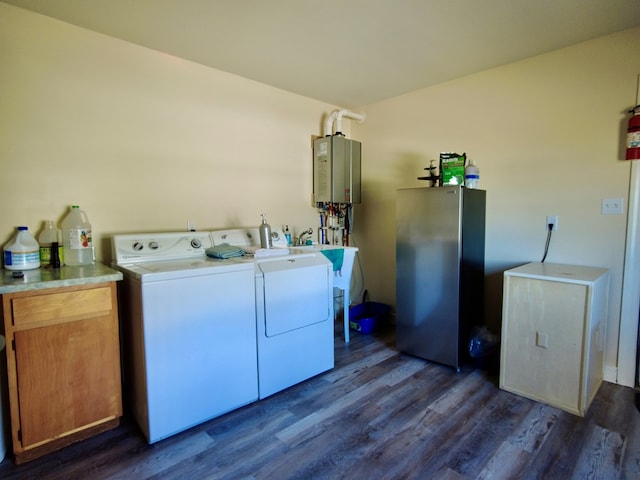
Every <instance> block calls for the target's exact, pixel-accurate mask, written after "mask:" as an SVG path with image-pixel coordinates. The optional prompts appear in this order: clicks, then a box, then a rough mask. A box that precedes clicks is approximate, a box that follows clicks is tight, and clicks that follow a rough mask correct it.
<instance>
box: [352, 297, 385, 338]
mask: <svg viewBox="0 0 640 480" xmlns="http://www.w3.org/2000/svg"><path fill="white" fill-rule="evenodd" d="M389 313H391V307H390V306H389V305H385V304H384V303H378V302H364V303H361V304H359V305H355V306H353V307H350V308H349V327H350V328H351V329H352V330H355V331H357V332H360V333H371V332H374V331H375V330H377V329H378V328H380V327H381V326H383V325H384V324H385V321H386V320H387V317H388V316H389Z"/></svg>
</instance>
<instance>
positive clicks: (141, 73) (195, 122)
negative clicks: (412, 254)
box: [0, 3, 640, 369]
mask: <svg viewBox="0 0 640 480" xmlns="http://www.w3.org/2000/svg"><path fill="white" fill-rule="evenodd" d="M638 44H640V29H633V30H629V31H626V32H622V33H619V34H616V35H612V36H607V37H603V38H600V39H596V40H593V41H590V42H585V43H582V44H579V45H576V46H574V47H571V48H567V49H563V50H559V51H556V52H552V53H549V54H546V55H542V56H539V57H535V58H531V59H528V60H526V61H522V62H518V63H514V64H510V65H506V66H503V67H500V68H496V69H493V70H489V71H486V72H482V73H480V74H477V75H473V76H469V77H465V78H461V79H458V80H455V81H452V82H448V83H445V84H442V85H438V86H436V87H432V88H427V89H424V90H420V91H417V92H413V93H411V94H408V95H404V96H401V97H396V98H393V99H390V100H388V101H385V102H380V103H378V104H375V105H370V106H367V107H364V108H363V109H362V110H363V111H365V112H366V114H367V120H366V122H365V123H364V124H362V125H355V124H354V125H353V126H351V129H352V131H353V135H350V134H349V133H348V130H349V128H350V125H351V122H345V123H346V125H345V127H346V128H345V130H347V134H348V136H350V137H352V138H355V139H357V140H360V141H361V142H362V143H363V203H362V204H361V205H356V206H355V208H354V213H355V227H354V228H355V232H354V237H355V241H356V243H357V245H358V246H359V247H360V249H361V259H362V262H361V264H362V268H363V271H364V275H365V282H366V285H365V286H366V288H367V289H368V290H369V292H370V297H371V299H372V300H376V301H382V302H386V303H390V304H394V303H395V292H394V290H395V243H394V242H395V190H396V189H397V188H404V187H412V186H422V185H423V184H422V183H421V182H420V181H418V180H416V177H418V176H421V175H423V173H424V171H423V168H424V167H425V166H427V165H428V164H429V160H430V159H432V158H437V156H438V154H439V152H440V151H444V150H454V151H466V152H467V153H468V154H469V155H470V156H471V157H472V158H474V159H475V160H476V161H477V162H478V164H479V166H480V169H481V175H482V179H481V182H482V186H483V188H485V189H486V190H487V192H488V196H487V208H488V211H487V244H486V273H487V292H486V297H487V308H486V314H487V318H488V322H489V324H490V325H493V326H494V327H495V328H498V326H499V323H500V314H501V311H500V310H501V298H502V296H501V295H502V294H501V288H502V272H503V270H505V269H507V268H510V267H512V266H514V265H518V264H522V263H526V262H529V261H538V260H540V258H541V256H542V251H543V246H544V241H545V236H546V232H545V226H544V222H545V217H546V215H558V216H559V230H558V231H557V232H556V233H555V234H554V236H553V239H552V242H551V249H550V253H549V256H548V259H547V261H548V262H553V263H574V264H582V265H598V266H604V267H607V268H609V269H610V270H611V273H612V276H611V295H610V300H611V301H610V306H609V319H608V330H609V331H608V337H607V346H606V348H607V352H606V364H607V366H608V368H609V369H614V368H615V366H616V361H617V358H616V355H617V341H618V332H619V317H620V295H621V294H620V292H621V278H622V263H623V255H624V239H625V225H626V217H625V216H624V215H611V216H603V215H601V214H600V205H601V200H602V198H604V197H622V198H624V199H625V202H626V200H627V194H628V188H629V174H630V165H629V163H627V162H623V161H619V160H618V159H619V158H621V155H622V153H621V152H622V150H621V143H622V141H621V132H622V125H623V122H625V121H626V114H625V113H624V112H625V110H626V109H628V108H629V107H630V106H631V105H632V104H633V102H634V100H635V88H636V78H637V77H636V76H637V73H638V65H640V50H638V49H637V45H638ZM0 72H2V73H1V74H0V112H2V114H1V115H0V162H1V163H0V164H1V165H2V175H1V176H0V222H1V224H2V225H3V229H4V234H0V240H1V241H2V242H3V243H4V242H6V241H7V240H8V239H9V238H10V237H11V235H12V230H13V228H14V227H15V226H17V225H22V224H26V225H28V226H29V227H30V228H31V229H32V230H35V231H36V232H37V231H38V230H39V229H40V226H41V223H42V221H44V220H46V219H55V220H57V221H60V220H61V219H62V217H63V216H64V214H65V213H66V210H67V208H68V207H69V206H70V205H72V204H76V203H77V204H80V205H81V206H82V207H83V208H84V209H85V210H86V211H87V212H88V214H89V215H90V219H91V222H92V224H93V227H94V232H95V236H96V240H97V242H96V244H97V255H98V258H99V259H101V260H103V261H106V262H108V261H110V252H109V241H110V236H111V235H112V234H114V233H119V232H135V231H157V230H173V229H182V228H185V227H186V222H187V220H192V221H194V222H195V223H196V225H198V227H199V228H216V227H226V226H247V225H257V224H258V222H259V218H260V213H262V212H266V213H267V214H268V216H269V219H270V223H271V224H272V225H281V224H284V223H288V224H289V225H290V226H292V227H293V228H294V229H297V230H301V229H304V228H307V227H309V226H312V227H314V229H315V227H316V224H317V219H316V214H315V210H314V209H313V208H311V207H310V206H309V205H310V196H311V190H312V178H311V176H312V165H311V158H312V151H311V142H310V137H311V135H314V134H316V135H317V134H320V133H321V131H322V125H323V121H324V116H325V115H327V114H328V113H330V112H331V111H333V110H334V109H335V107H334V106H331V105H327V104H324V103H321V102H317V101H314V100H311V99H308V98H304V97H300V96H296V95H293V94H290V93H287V92H284V91H281V90H277V89H274V88H271V87H268V86H266V85H262V84H259V83H256V82H252V81H249V80H246V79H243V78H240V77H237V76H234V75H230V74H227V73H224V72H221V71H217V70H213V69H210V68H207V67H203V66H201V65H198V64H195V63H191V62H187V61H184V60H181V59H178V58H175V57H171V56H168V55H163V54H162V53H159V52H156V51H152V50H148V49H145V48H142V47H138V46H135V45H132V44H129V43H126V42H122V41H119V40H116V39H113V38H110V37H106V36H103V35H99V34H96V33H93V32H90V31H87V30H84V29H80V28H77V27H74V26H71V25H68V24H65V23H62V22H58V21H56V20H52V19H50V18H47V17H44V16H40V15H37V14H34V13H31V12H27V11H25V10H22V9H18V8H15V7H12V6H8V5H6V4H3V3H0ZM427 213H428V212H427Z"/></svg>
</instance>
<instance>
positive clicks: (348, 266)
mask: <svg viewBox="0 0 640 480" xmlns="http://www.w3.org/2000/svg"><path fill="white" fill-rule="evenodd" d="M340 249H342V250H344V252H343V258H342V267H341V268H340V269H338V270H334V272H333V287H334V288H339V289H340V290H342V291H343V292H344V293H343V298H344V315H343V316H344V341H345V343H349V302H350V296H349V295H350V293H349V288H350V286H351V272H352V271H353V262H354V260H355V257H356V252H357V251H358V248H357V247H346V246H343V245H321V244H314V245H294V246H290V247H289V250H290V251H291V253H296V251H298V252H308V251H316V252H321V253H324V255H325V256H326V257H327V258H328V259H329V260H331V261H332V262H333V261H334V258H335V253H334V252H335V250H340ZM332 250H333V251H334V252H332ZM334 265H335V263H334Z"/></svg>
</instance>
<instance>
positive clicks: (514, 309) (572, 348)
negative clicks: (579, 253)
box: [500, 263, 609, 416]
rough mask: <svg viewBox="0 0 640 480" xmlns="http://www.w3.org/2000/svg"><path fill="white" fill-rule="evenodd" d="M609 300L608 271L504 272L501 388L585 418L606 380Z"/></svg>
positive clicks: (552, 268) (543, 268)
mask: <svg viewBox="0 0 640 480" xmlns="http://www.w3.org/2000/svg"><path fill="white" fill-rule="evenodd" d="M608 292H609V273H608V271H607V270H606V269H604V268H594V267H581V266H572V265H558V264H545V263H530V264H527V265H523V266H521V267H517V268H514V269H512V270H508V271H506V272H505V273H504V292H503V293H504V296H503V319H502V344H501V352H500V388H502V389H504V390H507V391H510V392H512V393H516V394H518V395H522V396H524V397H528V398H531V399H533V400H537V401H540V402H543V403H547V404H549V405H552V406H554V407H558V408H560V409H562V410H565V411H567V412H570V413H573V414H575V415H580V416H584V414H585V413H586V411H587V409H588V408H589V405H590V404H591V401H592V400H593V397H594V396H595V394H596V392H597V391H598V388H599V387H600V384H601V383H602V378H603V363H604V356H603V353H604V342H605V326H606V315H607V302H608Z"/></svg>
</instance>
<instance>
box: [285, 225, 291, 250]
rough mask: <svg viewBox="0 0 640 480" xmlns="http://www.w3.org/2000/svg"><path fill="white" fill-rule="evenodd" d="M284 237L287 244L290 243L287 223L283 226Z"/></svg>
mask: <svg viewBox="0 0 640 480" xmlns="http://www.w3.org/2000/svg"><path fill="white" fill-rule="evenodd" d="M284 238H286V239H287V246H290V245H291V232H290V231H289V225H285V226H284Z"/></svg>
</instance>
